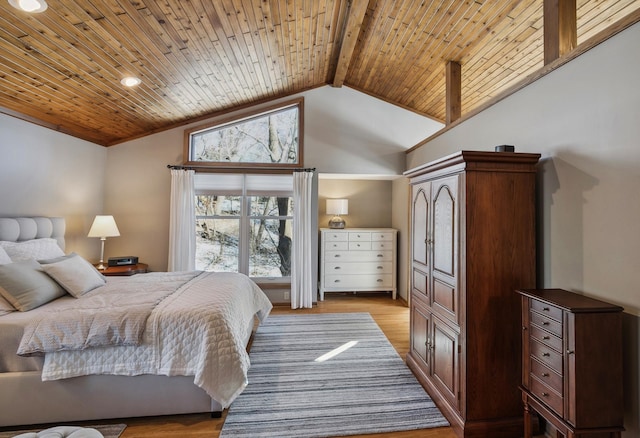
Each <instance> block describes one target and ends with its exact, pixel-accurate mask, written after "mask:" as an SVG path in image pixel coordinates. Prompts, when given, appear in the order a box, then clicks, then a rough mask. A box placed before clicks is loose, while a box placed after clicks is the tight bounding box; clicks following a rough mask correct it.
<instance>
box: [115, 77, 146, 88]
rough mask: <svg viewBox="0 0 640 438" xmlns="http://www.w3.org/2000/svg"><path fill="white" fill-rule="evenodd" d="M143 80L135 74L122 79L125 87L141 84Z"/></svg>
mask: <svg viewBox="0 0 640 438" xmlns="http://www.w3.org/2000/svg"><path fill="white" fill-rule="evenodd" d="M141 82H142V81H141V80H140V78H136V77H135V76H127V77H125V78H122V80H121V81H120V83H121V84H122V85H124V86H125V87H135V86H136V85H140V83H141Z"/></svg>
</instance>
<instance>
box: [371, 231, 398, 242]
mask: <svg viewBox="0 0 640 438" xmlns="http://www.w3.org/2000/svg"><path fill="white" fill-rule="evenodd" d="M371 241H372V242H389V241H391V242H392V241H393V233H391V232H385V231H383V232H379V233H371Z"/></svg>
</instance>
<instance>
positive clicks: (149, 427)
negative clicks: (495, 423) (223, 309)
mask: <svg viewBox="0 0 640 438" xmlns="http://www.w3.org/2000/svg"><path fill="white" fill-rule="evenodd" d="M338 312H369V313H370V314H371V315H372V316H373V318H374V319H375V321H376V322H377V323H378V325H379V326H380V328H381V329H382V331H383V332H384V333H385V335H386V336H387V338H388V339H389V341H390V342H391V344H393V346H394V347H395V349H396V350H397V351H398V353H399V354H400V356H401V357H402V358H403V359H404V358H405V356H406V354H407V352H408V350H409V309H408V308H407V307H406V303H404V302H402V301H401V300H392V299H391V298H390V296H389V295H382V294H368V295H364V294H358V295H353V294H335V293H331V294H327V295H326V296H325V301H322V302H319V303H318V305H317V306H314V307H313V309H304V310H291V309H290V308H289V307H287V306H276V307H275V308H274V310H273V311H272V314H273V315H280V314H286V313H296V314H297V313H300V314H302V313H338ZM225 415H226V411H225V412H224V413H223V416H222V418H219V419H215V418H211V417H210V415H209V414H194V415H176V416H166V417H151V418H149V417H146V418H125V419H119V420H102V421H95V422H91V423H87V424H86V425H91V424H106V423H125V424H127V428H126V429H125V431H124V433H123V434H122V435H121V438H152V437H153V438H169V437H172V438H174V437H187V438H200V437H202V438H204V437H207V438H217V437H218V436H219V434H220V430H221V429H222V425H223V423H224V418H225ZM359 437H388V438H391V437H393V438H418V437H420V438H455V437H456V435H455V433H454V432H453V430H452V429H451V428H450V427H445V428H437V429H428V430H418V431H408V432H394V433H388V434H376V435H359Z"/></svg>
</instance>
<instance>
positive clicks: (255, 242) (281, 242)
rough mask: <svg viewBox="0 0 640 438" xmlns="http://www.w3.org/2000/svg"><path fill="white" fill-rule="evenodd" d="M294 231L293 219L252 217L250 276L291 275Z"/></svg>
mask: <svg viewBox="0 0 640 438" xmlns="http://www.w3.org/2000/svg"><path fill="white" fill-rule="evenodd" d="M292 231H293V221H292V220H291V219H288V220H277V219H251V221H250V244H249V276H250V277H289V276H291V235H292Z"/></svg>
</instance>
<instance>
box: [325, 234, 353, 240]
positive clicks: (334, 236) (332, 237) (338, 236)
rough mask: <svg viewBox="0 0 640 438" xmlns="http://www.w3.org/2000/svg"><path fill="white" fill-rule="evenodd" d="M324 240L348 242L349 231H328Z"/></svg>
mask: <svg viewBox="0 0 640 438" xmlns="http://www.w3.org/2000/svg"><path fill="white" fill-rule="evenodd" d="M324 240H325V241H327V242H347V241H349V233H339V232H328V233H324Z"/></svg>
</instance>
